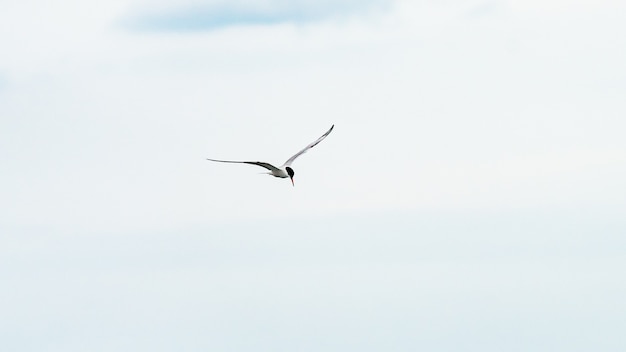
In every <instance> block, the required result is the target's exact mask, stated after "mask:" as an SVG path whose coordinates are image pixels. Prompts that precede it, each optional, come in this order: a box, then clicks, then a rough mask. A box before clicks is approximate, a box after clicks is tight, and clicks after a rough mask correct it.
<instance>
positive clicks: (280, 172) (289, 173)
mask: <svg viewBox="0 0 626 352" xmlns="http://www.w3.org/2000/svg"><path fill="white" fill-rule="evenodd" d="M333 128H335V125H332V126H331V127H330V129H329V130H328V131H326V133H324V134H323V135H322V136H321V137H320V138H318V139H317V140H315V142H313V143H311V144H309V145H307V146H306V147H305V148H304V149H302V150H301V151H299V152H297V153H296V154H294V155H293V156H292V157H291V158H289V159H287V161H285V163H284V164H283V165H281V166H280V167H276V166H274V165H272V164H270V163H266V162H263V161H232V160H218V159H208V158H207V160H210V161H216V162H220V163H236V164H250V165H258V166H260V167H263V168H266V169H268V170H269V171H270V172H268V173H267V174H268V175H272V176H274V177H280V178H287V177H289V178H291V183H292V184H293V175H294V171H293V169H292V168H291V164H292V163H293V162H294V161H295V160H296V158H298V157H299V156H300V155H302V154H304V153H306V152H307V151H308V150H309V149H311V148H313V147H315V146H316V145H317V144H318V143H319V142H321V141H322V140H323V139H324V138H326V136H328V135H329V134H330V132H331V131H332V130H333Z"/></svg>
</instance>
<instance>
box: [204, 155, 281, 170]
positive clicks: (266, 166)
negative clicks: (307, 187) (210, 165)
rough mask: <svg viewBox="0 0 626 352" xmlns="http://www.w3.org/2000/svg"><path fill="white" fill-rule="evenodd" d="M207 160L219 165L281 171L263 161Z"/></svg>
mask: <svg viewBox="0 0 626 352" xmlns="http://www.w3.org/2000/svg"><path fill="white" fill-rule="evenodd" d="M206 160H210V161H216V162H218V163H231V164H250V165H258V166H260V167H264V168H266V169H268V170H270V171H280V169H279V168H277V167H276V166H274V165H272V164H270V163H264V162H262V161H232V160H217V159H209V158H207V159H206Z"/></svg>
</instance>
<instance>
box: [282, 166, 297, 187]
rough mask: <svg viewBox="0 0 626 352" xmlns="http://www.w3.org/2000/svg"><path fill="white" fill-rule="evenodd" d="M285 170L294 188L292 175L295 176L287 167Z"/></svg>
mask: <svg viewBox="0 0 626 352" xmlns="http://www.w3.org/2000/svg"><path fill="white" fill-rule="evenodd" d="M285 170H287V174H288V175H289V178H290V179H291V184H292V185H294V186H295V184H294V183H293V175H295V174H296V173H295V172H294V171H293V169H292V168H290V167H289V166H287V167H286V168H285Z"/></svg>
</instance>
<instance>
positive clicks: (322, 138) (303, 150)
mask: <svg viewBox="0 0 626 352" xmlns="http://www.w3.org/2000/svg"><path fill="white" fill-rule="evenodd" d="M333 128H335V125H332V126H330V129H329V130H328V131H326V133H324V134H323V135H322V136H321V137H320V138H318V139H317V140H316V141H315V142H313V143H311V144H309V145H307V146H306V147H305V148H304V149H302V150H301V151H299V152H298V153H296V154H295V155H294V156H292V157H291V158H289V159H288V160H287V161H285V163H284V164H283V166H290V165H291V164H292V163H293V162H294V160H296V158H297V157H299V156H300V155H302V154H304V153H306V152H307V151H308V150H309V149H311V148H313V147H315V146H316V145H317V144H318V143H319V142H321V141H322V140H324V138H326V136H328V135H329V134H330V132H332V130H333Z"/></svg>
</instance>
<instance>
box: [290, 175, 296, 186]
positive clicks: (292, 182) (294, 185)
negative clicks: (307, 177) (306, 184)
mask: <svg viewBox="0 0 626 352" xmlns="http://www.w3.org/2000/svg"><path fill="white" fill-rule="evenodd" d="M290 179H291V184H292V185H293V186H294V187H295V186H296V185H295V183H293V177H290Z"/></svg>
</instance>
